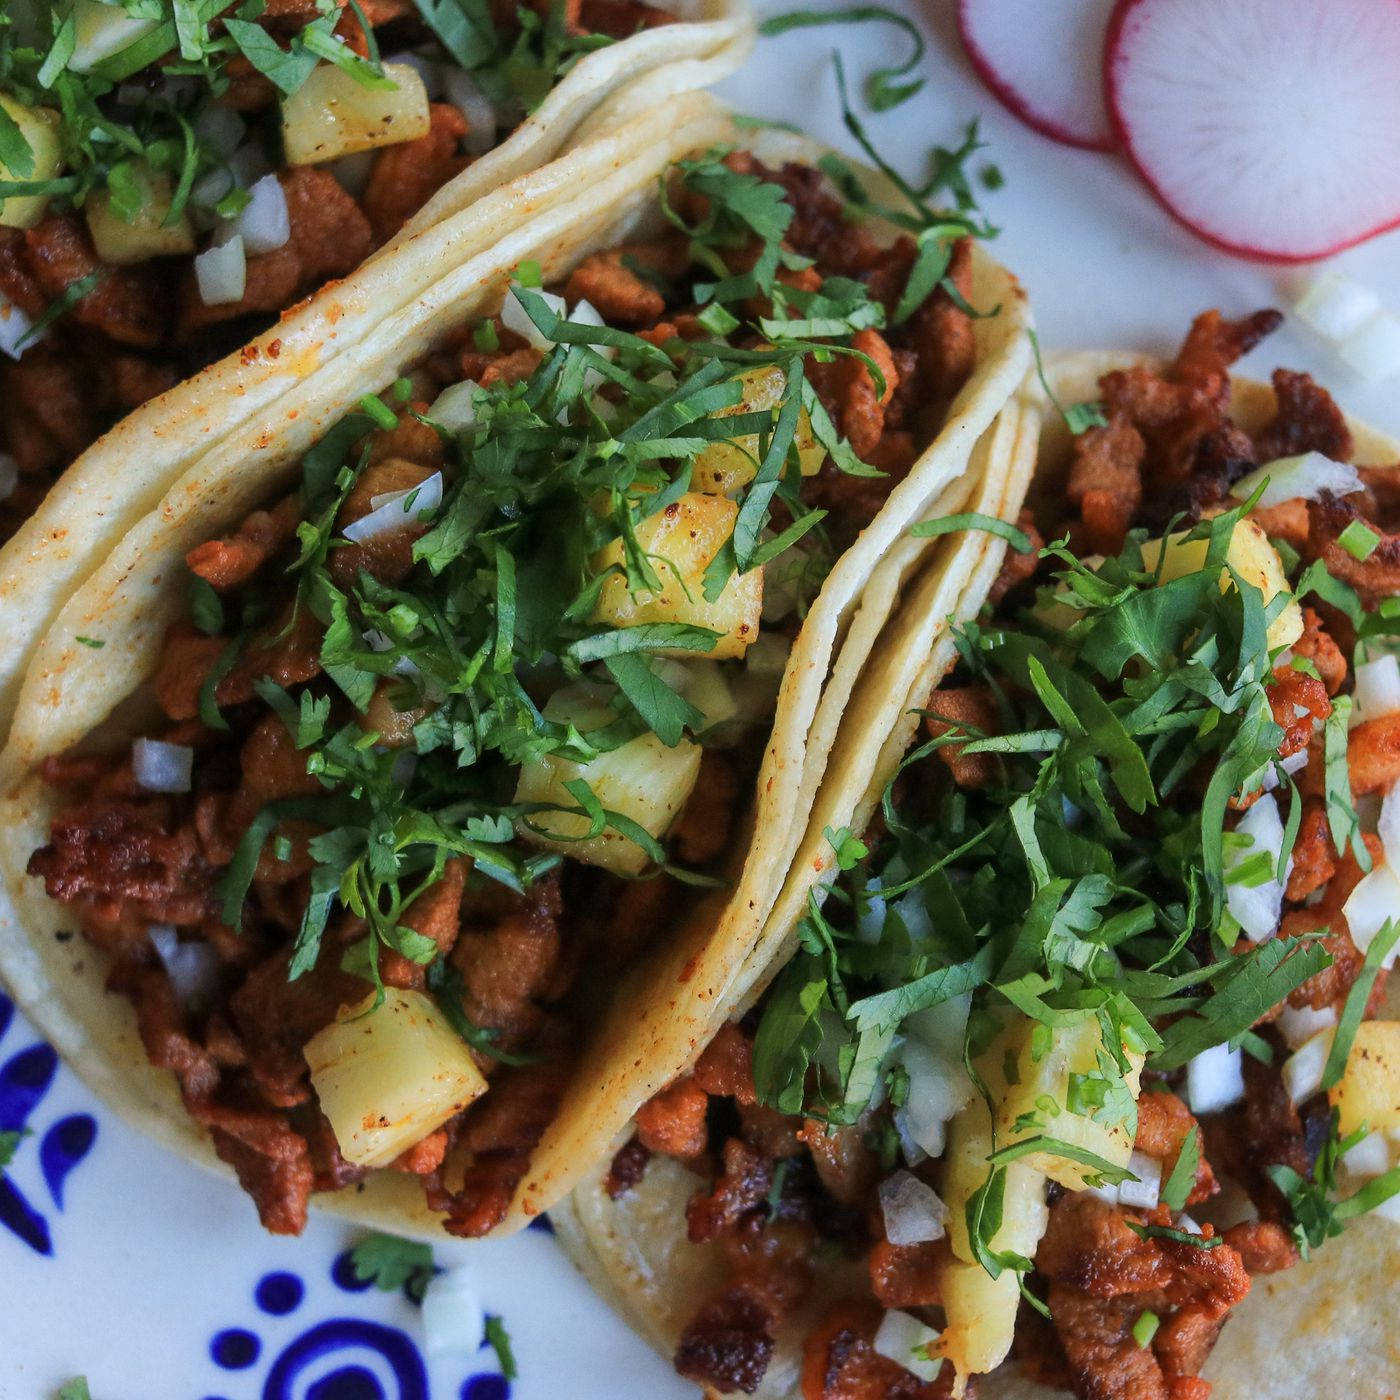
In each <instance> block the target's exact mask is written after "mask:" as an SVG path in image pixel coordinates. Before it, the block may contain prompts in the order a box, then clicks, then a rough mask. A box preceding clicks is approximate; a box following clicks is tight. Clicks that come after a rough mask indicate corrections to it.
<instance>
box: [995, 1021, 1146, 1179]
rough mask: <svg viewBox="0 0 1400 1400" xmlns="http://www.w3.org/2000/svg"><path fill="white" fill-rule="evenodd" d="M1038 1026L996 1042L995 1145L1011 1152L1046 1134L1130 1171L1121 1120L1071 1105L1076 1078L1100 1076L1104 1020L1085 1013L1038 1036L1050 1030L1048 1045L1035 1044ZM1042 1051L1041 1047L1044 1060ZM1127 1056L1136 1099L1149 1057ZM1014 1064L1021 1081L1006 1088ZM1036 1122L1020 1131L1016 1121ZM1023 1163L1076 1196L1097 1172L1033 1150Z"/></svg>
mask: <svg viewBox="0 0 1400 1400" xmlns="http://www.w3.org/2000/svg"><path fill="white" fill-rule="evenodd" d="M1037 1026H1038V1023H1037V1022H1033V1021H1030V1020H1022V1019H1018V1020H1017V1021H1016V1022H1014V1023H1013V1024H1012V1025H1011V1026H1010V1027H1009V1028H1008V1029H1007V1030H1006V1031H1005V1032H1003V1034H1002V1035H1001V1036H1000V1037H998V1039H997V1041H996V1042H995V1044H994V1045H993V1046H992V1049H991V1050H990V1051H989V1052H988V1054H987V1056H986V1063H985V1065H984V1066H983V1077H984V1079H986V1081H987V1083H988V1085H989V1087H991V1088H992V1091H993V1093H994V1094H995V1096H996V1098H997V1103H998V1107H997V1145H998V1146H999V1147H1006V1146H1008V1145H1010V1144H1011V1143H1014V1142H1022V1141H1024V1140H1025V1139H1026V1138H1031V1137H1038V1136H1041V1135H1044V1136H1045V1137H1052V1138H1058V1139H1059V1140H1060V1141H1061V1142H1065V1143H1070V1144H1072V1145H1073V1146H1075V1147H1082V1148H1085V1149H1087V1150H1088V1151H1090V1152H1092V1153H1094V1155H1095V1156H1097V1157H1102V1158H1103V1159H1104V1160H1105V1161H1107V1162H1109V1163H1111V1164H1112V1165H1113V1166H1115V1167H1126V1166H1127V1165H1128V1158H1129V1156H1130V1155H1131V1154H1132V1150H1133V1134H1132V1131H1131V1125H1130V1124H1128V1123H1123V1122H1115V1121H1113V1119H1112V1116H1111V1115H1109V1114H1105V1115H1104V1120H1100V1119H1098V1118H1091V1117H1089V1116H1088V1115H1087V1114H1083V1113H1072V1112H1070V1110H1069V1108H1068V1107H1067V1106H1066V1105H1067V1099H1068V1094H1069V1085H1070V1076H1071V1075H1097V1074H1098V1072H1099V1066H1098V1058H1099V1053H1100V1052H1101V1051H1102V1050H1103V1048H1104V1045H1103V1033H1102V1028H1101V1027H1100V1025H1099V1021H1098V1018H1097V1017H1096V1016H1094V1015H1093V1014H1091V1013H1087V1012H1086V1013H1085V1015H1084V1016H1083V1018H1082V1019H1080V1020H1078V1021H1075V1022H1074V1023H1072V1024H1070V1025H1066V1026H1047V1027H1045V1028H1044V1029H1043V1030H1040V1031H1039V1036H1040V1037H1044V1035H1045V1033H1046V1031H1048V1032H1049V1045H1048V1046H1044V1044H1043V1040H1042V1042H1041V1043H1040V1044H1037ZM1037 1049H1040V1050H1041V1054H1040V1055H1039V1057H1038V1058H1037V1055H1036V1050H1037ZM1126 1053H1127V1055H1128V1060H1129V1063H1130V1069H1129V1071H1128V1073H1127V1074H1126V1075H1125V1076H1124V1080H1125V1083H1126V1086H1127V1089H1128V1091H1129V1093H1130V1094H1131V1095H1132V1097H1133V1100H1134V1101H1136V1099H1137V1096H1138V1081H1139V1077H1140V1076H1141V1073H1142V1065H1143V1060H1144V1058H1145V1057H1144V1056H1143V1055H1142V1054H1139V1053H1136V1052H1134V1051H1131V1050H1128V1051H1127V1052H1126ZM1012 1065H1014V1067H1015V1082H1014V1083H1008V1082H1007V1081H1006V1078H1005V1072H1006V1069H1007V1068H1008V1067H1010V1066H1012ZM1048 1105H1054V1106H1055V1107H1058V1109H1059V1112H1058V1113H1053V1109H1052V1108H1050V1107H1048ZM1052 1114H1053V1116H1052ZM1031 1118H1034V1119H1036V1120H1038V1122H1039V1124H1040V1126H1035V1124H1033V1123H1030V1122H1028V1121H1021V1122H1020V1126H1019V1127H1018V1126H1017V1123H1018V1120H1028V1119H1031ZM1022 1160H1023V1161H1025V1163H1026V1164H1027V1166H1030V1167H1033V1168H1034V1169H1035V1170H1036V1171H1039V1172H1043V1173H1044V1174H1045V1175H1046V1176H1048V1177H1049V1178H1050V1179H1051V1181H1056V1182H1059V1184H1060V1185H1061V1186H1065V1187H1068V1188H1069V1190H1071V1191H1081V1190H1083V1189H1084V1187H1085V1186H1087V1185H1088V1184H1089V1183H1088V1181H1087V1180H1086V1178H1088V1177H1092V1176H1094V1175H1095V1172H1094V1169H1093V1167H1090V1166H1086V1165H1085V1164H1083V1163H1082V1162H1074V1161H1070V1160H1069V1159H1068V1158H1066V1157H1062V1156H1059V1155H1058V1154H1056V1153H1054V1152H1033V1153H1031V1154H1030V1155H1029V1156H1027V1157H1025V1158H1023V1159H1022Z"/></svg>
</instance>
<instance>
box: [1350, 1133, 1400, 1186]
mask: <svg viewBox="0 0 1400 1400" xmlns="http://www.w3.org/2000/svg"><path fill="white" fill-rule="evenodd" d="M1342 1165H1343V1166H1344V1167H1346V1169H1347V1170H1348V1171H1349V1172H1350V1173H1351V1174H1352V1175H1353V1176H1380V1174H1381V1173H1382V1172H1388V1171H1389V1170H1390V1143H1389V1142H1388V1141H1387V1139H1386V1136H1385V1134H1384V1133H1367V1134H1366V1136H1365V1137H1364V1138H1362V1139H1361V1141H1360V1142H1358V1143H1357V1144H1356V1146H1355V1147H1353V1148H1352V1149H1351V1150H1350V1151H1349V1152H1348V1153H1347V1154H1346V1155H1345V1156H1344V1157H1343V1158H1342Z"/></svg>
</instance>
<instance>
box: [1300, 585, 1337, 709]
mask: <svg viewBox="0 0 1400 1400" xmlns="http://www.w3.org/2000/svg"><path fill="white" fill-rule="evenodd" d="M1293 654H1294V655H1295V656H1301V657H1302V658H1303V659H1304V660H1306V661H1311V662H1312V664H1313V666H1314V668H1315V669H1316V671H1317V673H1318V675H1319V676H1321V677H1322V683H1323V685H1325V686H1326V687H1327V693H1328V695H1335V694H1336V693H1337V692H1338V691H1339V690H1340V689H1341V688H1342V683H1343V682H1344V681H1345V680H1346V678H1347V660H1346V657H1345V656H1343V655H1342V649H1341V647H1339V646H1338V645H1337V644H1336V642H1334V641H1333V640H1332V638H1331V636H1330V635H1329V633H1328V632H1327V630H1326V629H1325V628H1324V627H1323V625H1322V619H1321V618H1320V617H1319V616H1318V615H1317V613H1315V612H1314V611H1313V610H1312V609H1311V608H1309V607H1305V608H1304V609H1303V635H1302V636H1301V637H1299V638H1298V640H1297V641H1296V642H1294V643H1293Z"/></svg>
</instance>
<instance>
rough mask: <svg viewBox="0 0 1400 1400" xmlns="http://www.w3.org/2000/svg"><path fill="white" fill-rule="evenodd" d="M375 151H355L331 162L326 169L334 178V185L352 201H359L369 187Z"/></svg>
mask: <svg viewBox="0 0 1400 1400" xmlns="http://www.w3.org/2000/svg"><path fill="white" fill-rule="evenodd" d="M377 154H378V152H377V151H355V152H353V153H352V154H351V155H348V156H341V157H340V159H339V160H333V161H332V162H331V163H330V165H329V166H327V169H328V170H329V171H330V172H331V174H332V175H334V176H335V179H336V183H337V184H338V185H339V186H340V187H341V189H343V190H344V191H345V193H346V194H348V195H350V196H351V197H352V198H353V199H359V197H360V196H361V195H362V194H364V192H365V190H366V189H367V188H368V187H369V177H370V175H371V174H373V172H374V158H375V156H376V155H377Z"/></svg>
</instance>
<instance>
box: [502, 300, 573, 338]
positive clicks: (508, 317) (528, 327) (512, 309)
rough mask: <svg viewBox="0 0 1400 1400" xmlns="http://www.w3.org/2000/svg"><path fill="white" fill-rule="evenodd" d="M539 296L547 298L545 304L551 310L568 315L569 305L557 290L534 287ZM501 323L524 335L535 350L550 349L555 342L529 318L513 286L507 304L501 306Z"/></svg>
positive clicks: (508, 328)
mask: <svg viewBox="0 0 1400 1400" xmlns="http://www.w3.org/2000/svg"><path fill="white" fill-rule="evenodd" d="M531 290H533V291H536V292H537V293H538V295H539V296H542V297H543V298H544V300H545V304H546V305H547V306H548V307H549V308H550V310H551V311H557V312H558V313H559V315H561V316H567V315H568V307H567V304H566V303H565V301H564V298H563V297H561V296H560V295H559V294H558V293H557V292H541V291H539V289H538V288H532V289H531ZM501 324H502V325H503V326H504V327H505V328H506V329H507V330H508V331H514V332H515V333H516V335H519V336H524V338H525V340H526V342H527V343H528V344H529V345H530V346H531V347H532V348H533V349H535V350H550V349H552V348H553V346H554V342H553V341H552V340H550V339H549V338H548V337H547V336H545V335H544V334H542V333H541V331H540V329H539V327H538V326H536V325H535V323H534V322H533V321H532V320H531V319H530V318H529V316H528V315H527V314H526V312H525V308H524V307H523V306H522V305H521V304H520V300H519V298H518V297H517V296H516V295H515V288H514V287H512V288H511V289H510V292H509V293H508V294H507V296H506V300H505V305H504V306H502V307H501Z"/></svg>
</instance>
